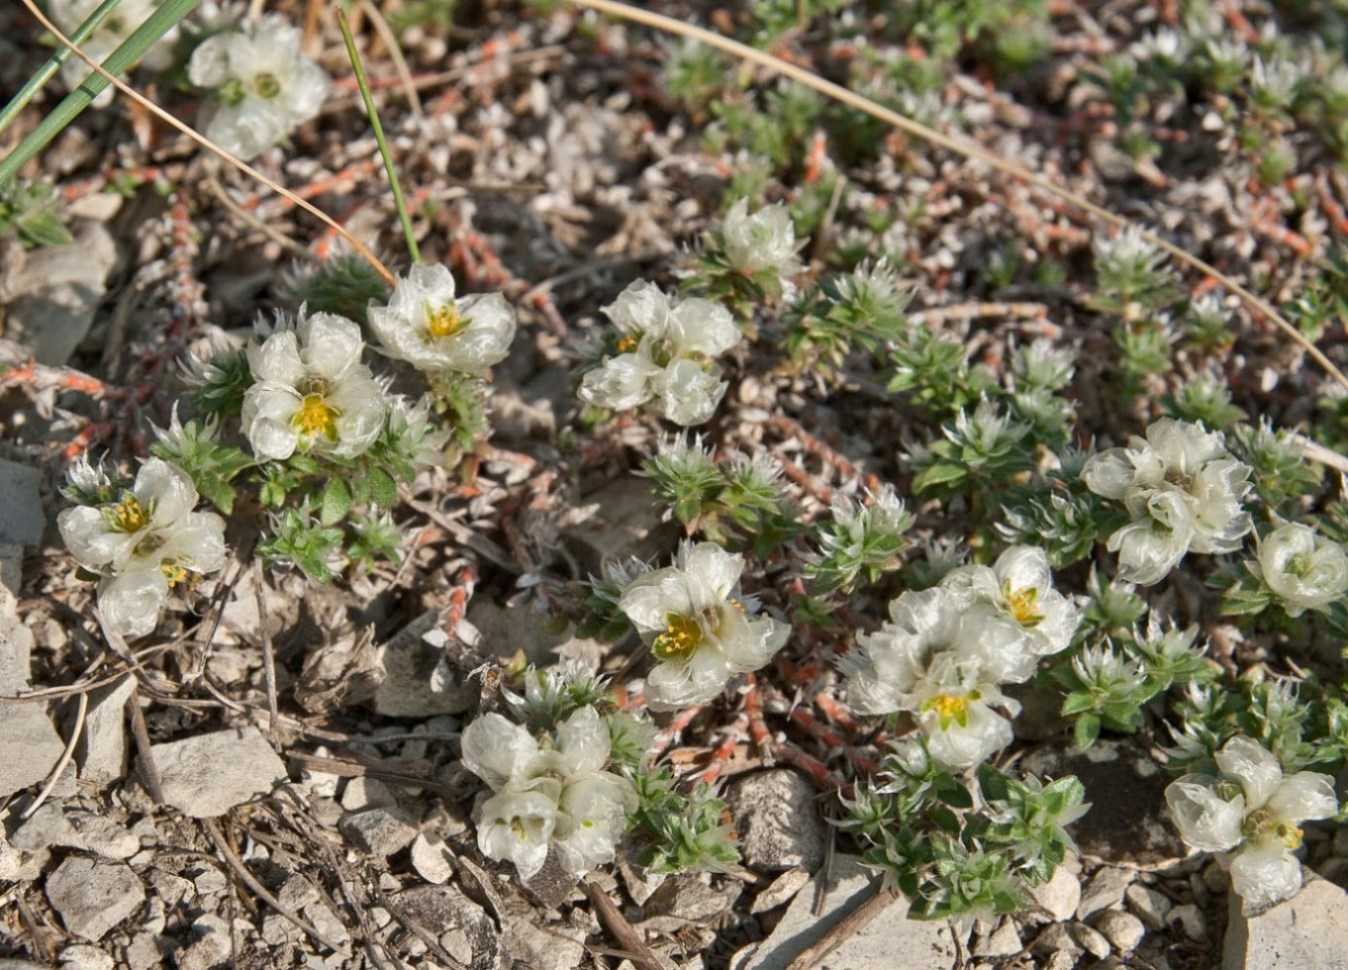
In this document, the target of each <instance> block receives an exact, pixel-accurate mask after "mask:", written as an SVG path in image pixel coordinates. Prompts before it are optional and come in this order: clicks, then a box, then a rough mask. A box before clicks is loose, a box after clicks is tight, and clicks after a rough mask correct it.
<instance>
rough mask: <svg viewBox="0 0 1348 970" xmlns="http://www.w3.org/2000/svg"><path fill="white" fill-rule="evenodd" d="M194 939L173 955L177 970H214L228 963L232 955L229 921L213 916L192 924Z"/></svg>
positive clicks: (202, 918) (232, 947)
mask: <svg viewBox="0 0 1348 970" xmlns="http://www.w3.org/2000/svg"><path fill="white" fill-rule="evenodd" d="M192 932H193V933H195V934H196V939H195V940H194V941H193V942H192V943H190V944H189V945H188V946H187V947H186V948H185V949H183V950H180V951H179V952H178V953H177V954H175V960H176V962H177V964H178V970H216V968H217V967H221V966H224V965H226V964H228V963H229V962H230V957H231V956H232V955H233V953H234V942H233V940H232V939H231V934H230V929H229V921H228V920H226V919H224V918H223V917H220V916H216V915H214V914H207V915H205V916H202V917H200V918H199V919H198V920H197V921H196V922H195V923H193V924H192Z"/></svg>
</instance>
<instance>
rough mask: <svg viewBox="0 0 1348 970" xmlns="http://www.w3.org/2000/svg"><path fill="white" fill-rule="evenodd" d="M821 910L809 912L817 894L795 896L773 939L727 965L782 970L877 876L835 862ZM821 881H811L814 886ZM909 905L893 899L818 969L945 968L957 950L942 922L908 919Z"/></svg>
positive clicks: (864, 894)
mask: <svg viewBox="0 0 1348 970" xmlns="http://www.w3.org/2000/svg"><path fill="white" fill-rule="evenodd" d="M832 869H833V874H832V876H831V877H830V878H829V880H828V893H827V895H826V896H825V900H826V902H825V907H826V908H825V911H824V913H823V914H822V915H820V916H815V915H814V914H813V912H812V910H813V908H814V899H815V892H814V891H813V890H812V889H810V888H807V889H805V890H804V891H803V892H800V893H798V894H797V895H796V898H795V899H794V900H792V902H791V905H790V906H789V907H788V908H787V911H786V915H785V916H783V917H782V921H781V922H780V923H778V924H777V928H776V929H774V930H773V931H772V933H771V935H769V936H768V938H767V939H766V940H763V941H762V942H760V943H754V944H750V945H749V946H748V947H746V948H745V949H743V950H741V951H740V952H738V953H737V954H735V956H734V957H733V958H732V959H731V961H730V967H731V970H785V968H786V967H787V966H788V965H789V964H790V963H791V961H792V960H794V959H795V958H796V957H797V956H799V955H800V953H801V952H802V951H803V950H804V949H805V948H806V947H808V946H810V945H812V944H814V943H816V942H818V941H819V940H820V939H822V938H823V937H824V935H825V934H826V933H828V931H829V930H830V929H832V928H833V927H834V926H835V925H837V923H838V922H839V921H841V920H842V919H843V918H844V917H845V916H846V915H847V914H848V913H850V912H852V911H853V910H854V909H856V908H857V907H858V906H860V905H861V904H862V903H863V902H865V900H867V899H869V898H870V897H871V896H872V895H873V893H874V888H873V886H874V883H875V880H876V878H877V877H876V876H875V875H874V874H873V873H872V872H871V870H870V869H868V868H866V867H865V866H864V865H862V863H861V860H860V859H859V858H857V857H855V856H848V855H837V856H834V858H833V866H832ZM822 878H823V876H822V874H821V875H819V876H816V877H815V880H814V882H815V884H816V885H817V884H818V882H819V881H820V880H821V879H822ZM907 916H908V904H907V902H906V901H905V900H904V899H902V898H898V899H896V900H895V901H894V902H893V903H892V904H891V905H890V906H889V908H888V909H886V910H885V911H884V912H883V913H881V914H880V915H879V916H878V917H876V918H875V919H874V920H873V921H872V922H871V923H870V925H868V926H866V927H865V928H863V929H862V930H861V931H860V932H858V933H856V934H854V935H853V936H851V937H849V938H848V939H847V940H844V941H843V943H842V945H841V946H839V947H838V949H836V950H834V951H833V953H832V954H831V955H830V956H828V957H826V958H825V959H824V960H823V962H821V963H820V964H819V967H820V970H855V968H857V967H902V968H903V970H948V968H949V967H951V966H953V965H954V963H955V960H956V959H957V955H958V951H957V949H956V946H955V941H954V938H953V937H952V935H951V930H950V925H949V923H947V922H945V921H927V920H909V919H908V918H907Z"/></svg>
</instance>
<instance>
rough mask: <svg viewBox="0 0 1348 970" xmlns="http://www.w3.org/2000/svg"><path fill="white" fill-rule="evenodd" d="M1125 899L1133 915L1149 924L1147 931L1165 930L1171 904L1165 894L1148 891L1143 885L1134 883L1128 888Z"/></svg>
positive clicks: (1152, 890)
mask: <svg viewBox="0 0 1348 970" xmlns="http://www.w3.org/2000/svg"><path fill="white" fill-rule="evenodd" d="M1124 898H1126V899H1127V900H1128V908H1129V909H1130V910H1132V912H1133V914H1134V915H1135V916H1137V918H1138V919H1140V920H1142V922H1143V923H1146V924H1147V929H1149V930H1160V929H1164V928H1165V918H1166V916H1167V915H1168V914H1169V912H1170V907H1171V902H1170V900H1169V899H1167V898H1166V897H1165V895H1164V894H1162V893H1159V892H1157V891H1156V890H1155V889H1148V888H1147V887H1146V886H1144V885H1142V884H1141V883H1134V884H1133V885H1131V886H1129V887H1128V891H1127V892H1126V893H1125V894H1124Z"/></svg>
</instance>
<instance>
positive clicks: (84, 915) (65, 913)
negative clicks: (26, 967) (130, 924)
mask: <svg viewBox="0 0 1348 970" xmlns="http://www.w3.org/2000/svg"><path fill="white" fill-rule="evenodd" d="M46 888H47V899H48V900H49V901H50V902H51V904H52V908H53V909H55V910H56V911H57V912H58V913H60V914H61V922H62V923H64V924H65V927H66V929H67V930H69V931H70V932H71V933H74V934H75V935H76V936H81V937H83V938H84V939H86V940H88V941H89V942H91V943H97V942H98V941H99V940H101V939H102V938H103V936H104V934H106V933H107V932H108V930H110V929H112V928H113V927H114V926H116V925H117V924H118V923H120V922H121V921H122V920H124V919H126V918H127V917H128V916H130V915H131V914H132V913H134V912H135V911H136V910H137V909H138V908H139V907H140V904H141V903H143V902H144V901H145V890H144V888H143V887H142V886H141V884H140V880H139V879H138V878H136V874H135V873H134V872H132V871H131V867H130V866H128V865H127V864H126V863H124V862H94V861H93V860H92V859H85V858H81V857H79V856H72V857H71V858H69V859H67V860H66V861H65V862H63V863H61V864H60V865H59V866H58V867H57V868H56V870H55V871H54V872H53V873H52V874H51V875H50V876H48V877H47V887H46Z"/></svg>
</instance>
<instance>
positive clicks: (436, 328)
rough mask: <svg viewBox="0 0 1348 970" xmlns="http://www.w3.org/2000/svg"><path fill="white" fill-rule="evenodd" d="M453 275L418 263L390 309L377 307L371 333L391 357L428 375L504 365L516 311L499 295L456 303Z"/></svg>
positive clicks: (479, 370) (482, 370) (398, 285)
mask: <svg viewBox="0 0 1348 970" xmlns="http://www.w3.org/2000/svg"><path fill="white" fill-rule="evenodd" d="M454 289H455V287H454V277H453V275H451V273H450V272H449V270H448V269H447V268H446V267H444V266H442V265H440V264H438V263H437V264H434V265H424V264H419V265H416V266H413V267H412V268H411V269H410V270H409V271H408V273H407V275H406V276H400V277H399V278H398V281H397V283H396V284H395V285H394V288H393V296H392V297H391V298H390V299H389V303H388V306H387V307H380V306H374V305H372V306H371V307H370V310H369V318H370V329H371V330H372V331H374V335H375V336H376V337H377V338H378V339H379V342H380V344H382V345H383V347H384V350H385V352H387V353H388V355H389V356H390V357H396V358H397V359H399V360H405V361H407V362H408V363H410V364H411V365H412V366H414V367H416V368H417V369H418V370H421V371H426V372H429V373H437V372H440V371H458V372H460V373H463V374H471V375H474V376H480V375H482V374H485V373H486V372H487V371H488V370H490V369H491V367H493V366H494V365H496V364H499V363H500V362H501V361H503V360H504V359H505V357H506V354H507V353H509V351H510V341H511V340H512V339H513V338H514V336H515V311H514V310H513V309H511V307H510V305H509V304H507V303H506V301H505V297H504V296H502V295H501V294H500V293H479V294H474V295H472V296H466V297H464V298H462V299H460V300H458V301H457V302H456V301H455V299H454Z"/></svg>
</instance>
